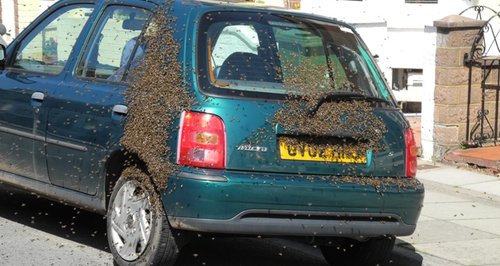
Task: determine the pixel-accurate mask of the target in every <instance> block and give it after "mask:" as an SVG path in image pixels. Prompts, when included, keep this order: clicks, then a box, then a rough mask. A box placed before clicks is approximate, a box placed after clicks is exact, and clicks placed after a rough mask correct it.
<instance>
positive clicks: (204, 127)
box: [177, 111, 226, 169]
mask: <svg viewBox="0 0 500 266" xmlns="http://www.w3.org/2000/svg"><path fill="white" fill-rule="evenodd" d="M177 149H178V150H177V162H178V163H179V164H180V165H186V166H195V167H205V168H218V169H223V168H225V165H226V130H225V128H224V121H222V118H220V117H218V116H216V115H212V114H207V113H199V112H191V111H186V112H183V113H182V117H181V124H180V131H179V143H178V146H177Z"/></svg>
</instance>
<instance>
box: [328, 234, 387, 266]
mask: <svg viewBox="0 0 500 266" xmlns="http://www.w3.org/2000/svg"><path fill="white" fill-rule="evenodd" d="M394 243H395V237H394V236H384V237H378V238H370V239H368V240H366V241H357V240H352V239H335V240H332V241H330V243H329V244H328V245H324V246H321V247H320V249H321V253H323V256H324V258H325V260H326V261H327V262H328V264H330V265H367V266H374V265H384V264H385V263H387V262H388V260H389V256H390V254H391V252H392V249H393V248H394Z"/></svg>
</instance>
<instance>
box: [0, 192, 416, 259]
mask: <svg viewBox="0 0 500 266" xmlns="http://www.w3.org/2000/svg"><path fill="white" fill-rule="evenodd" d="M0 206H2V207H1V208H0V217H2V218H4V219H8V220H10V221H13V222H16V223H19V224H23V225H25V226H27V227H31V228H33V229H36V230H41V231H44V232H46V233H49V234H52V235H54V236H57V237H61V238H66V239H68V240H71V241H74V242H77V243H80V244H82V245H86V246H90V247H93V248H96V249H98V250H102V251H105V252H109V246H108V242H107V238H106V221H105V219H104V217H103V216H102V215H99V214H95V213H91V212H87V211H84V210H81V209H78V208H75V207H72V206H68V205H65V204H64V203H59V202H54V201H50V200H47V199H44V198H41V197H39V196H37V195H34V194H30V193H26V192H23V191H20V190H18V189H16V188H12V187H10V186H6V185H4V184H0ZM422 262H423V258H422V256H421V255H420V254H418V253H417V252H416V251H415V249H414V248H413V247H412V246H411V245H410V244H409V243H406V242H404V241H401V240H399V239H398V241H397V246H396V247H395V248H394V251H393V253H392V256H391V258H390V260H389V261H388V262H387V263H386V264H384V265H394V266H421V265H422ZM194 265H197V266H198V265H217V266H229V265H231V266H234V265H239V266H254V265H264V266H265V265H273V266H296V265H308V266H328V263H327V262H326V261H325V259H324V258H323V255H322V254H321V251H320V250H319V248H316V247H313V246H310V245H307V244H303V243H300V242H296V241H292V240H286V239H276V238H267V239H266V238H258V237H231V238H229V237H201V236H200V237H196V238H195V239H193V240H192V241H191V242H190V243H189V244H187V245H186V246H185V247H184V248H183V250H182V252H181V254H179V258H178V260H177V263H176V264H175V266H194Z"/></svg>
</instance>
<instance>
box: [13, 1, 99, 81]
mask: <svg viewBox="0 0 500 266" xmlns="http://www.w3.org/2000/svg"><path fill="white" fill-rule="evenodd" d="M92 10H93V8H92V7H91V6H89V5H71V6H66V7H64V8H61V9H59V10H57V11H56V12H55V13H53V14H52V15H51V16H49V18H48V19H46V20H45V21H44V22H43V23H42V24H40V25H38V27H37V28H35V29H34V30H33V31H32V32H31V33H30V34H29V35H28V36H27V37H26V38H25V39H24V40H22V42H21V45H20V47H19V49H18V52H17V54H16V57H15V59H14V64H13V67H14V68H20V69H23V70H27V71H32V72H39V73H46V74H59V73H60V72H61V71H62V70H63V68H64V66H65V64H66V62H67V61H68V58H69V56H70V54H71V51H72V50H73V46H74V45H75V42H76V40H77V38H78V36H80V33H81V31H82V29H83V27H84V26H85V23H86V22H87V20H88V18H89V17H90V14H91V13H92Z"/></svg>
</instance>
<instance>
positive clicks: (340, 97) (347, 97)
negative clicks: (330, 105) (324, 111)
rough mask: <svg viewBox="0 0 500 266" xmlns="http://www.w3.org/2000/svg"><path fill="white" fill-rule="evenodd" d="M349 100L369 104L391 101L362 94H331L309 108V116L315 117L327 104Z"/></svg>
mask: <svg viewBox="0 0 500 266" xmlns="http://www.w3.org/2000/svg"><path fill="white" fill-rule="evenodd" d="M349 100H362V101H367V102H381V103H386V104H389V101H388V100H386V99H382V98H378V97H373V96H367V95H363V94H360V93H351V92H331V93H327V94H325V95H323V96H322V97H321V98H319V100H318V102H317V103H316V105H315V106H313V107H311V108H309V110H308V113H307V114H308V115H309V116H314V115H315V114H316V112H317V111H318V109H319V108H320V107H321V105H323V103H325V102H340V101H349Z"/></svg>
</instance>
